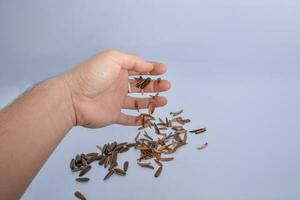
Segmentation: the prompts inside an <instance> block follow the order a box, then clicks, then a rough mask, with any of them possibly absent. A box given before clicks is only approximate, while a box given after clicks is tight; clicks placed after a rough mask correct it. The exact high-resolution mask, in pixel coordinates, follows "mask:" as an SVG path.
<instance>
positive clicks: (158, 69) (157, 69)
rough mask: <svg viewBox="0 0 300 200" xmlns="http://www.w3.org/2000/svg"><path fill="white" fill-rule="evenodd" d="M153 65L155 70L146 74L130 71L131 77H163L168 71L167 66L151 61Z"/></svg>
mask: <svg viewBox="0 0 300 200" xmlns="http://www.w3.org/2000/svg"><path fill="white" fill-rule="evenodd" d="M149 62H151V63H152V64H153V69H152V70H151V71H150V72H144V73H139V72H136V71H129V75H130V76H134V75H161V74H163V73H165V72H166V71H167V68H166V66H165V65H163V64H161V63H158V62H154V61H149Z"/></svg>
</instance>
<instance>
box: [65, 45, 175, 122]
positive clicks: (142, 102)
mask: <svg viewBox="0 0 300 200" xmlns="http://www.w3.org/2000/svg"><path fill="white" fill-rule="evenodd" d="M165 71H166V67H165V66H164V65H162V64H160V63H156V62H147V61H144V60H143V59H141V58H139V57H137V56H135V55H131V54H125V53H122V52H119V51H106V52H103V53H100V54H97V55H95V56H94V57H92V58H90V59H88V60H87V61H85V62H83V63H81V64H79V65H78V66H77V67H76V68H74V69H73V70H71V71H70V72H69V73H67V74H66V75H65V76H64V77H65V80H66V82H67V85H68V88H69V91H70V94H71V95H70V96H71V99H72V100H71V101H72V105H73V111H74V124H75V125H82V126H85V127H90V128H98V127H103V126H106V125H109V124H113V123H118V124H123V125H138V123H139V122H137V120H136V116H130V115H126V114H124V113H122V112H121V109H135V106H134V102H135V100H136V101H137V102H138V105H139V108H140V109H142V108H147V106H148V103H149V101H150V100H151V98H134V97H130V96H128V82H130V83H134V82H135V80H134V79H133V78H130V76H132V75H140V74H146V75H160V74H163V73H164V72H165ZM131 85H132V86H134V85H135V84H131ZM169 88H170V83H169V82H168V81H166V80H162V81H160V83H159V84H157V83H156V81H151V83H150V84H149V85H148V86H147V87H146V88H145V89H144V92H145V93H151V92H162V91H166V90H168V89H169ZM131 90H132V92H134V93H137V92H140V90H139V89H138V88H136V87H132V88H131ZM166 103H167V100H166V98H164V97H160V96H159V97H158V98H156V100H155V106H156V107H160V106H164V105H165V104H166Z"/></svg>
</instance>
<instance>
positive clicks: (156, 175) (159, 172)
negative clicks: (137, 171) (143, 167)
mask: <svg viewBox="0 0 300 200" xmlns="http://www.w3.org/2000/svg"><path fill="white" fill-rule="evenodd" d="M161 171H162V167H159V168H158V169H157V170H156V172H155V174H154V177H155V178H157V177H159V175H160V174H161Z"/></svg>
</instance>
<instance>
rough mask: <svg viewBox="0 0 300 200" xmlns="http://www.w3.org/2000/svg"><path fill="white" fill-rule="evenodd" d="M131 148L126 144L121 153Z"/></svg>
mask: <svg viewBox="0 0 300 200" xmlns="http://www.w3.org/2000/svg"><path fill="white" fill-rule="evenodd" d="M128 150H129V147H127V146H125V147H123V148H122V149H121V150H120V153H124V152H126V151H128Z"/></svg>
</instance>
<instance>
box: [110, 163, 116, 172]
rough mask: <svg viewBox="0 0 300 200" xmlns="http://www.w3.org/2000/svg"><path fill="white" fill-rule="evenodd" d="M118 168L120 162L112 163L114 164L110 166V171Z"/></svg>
mask: <svg viewBox="0 0 300 200" xmlns="http://www.w3.org/2000/svg"><path fill="white" fill-rule="evenodd" d="M116 166H118V162H115V163H112V164H111V165H110V166H109V168H108V170H109V171H110V170H113V169H114V168H115V167H116Z"/></svg>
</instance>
